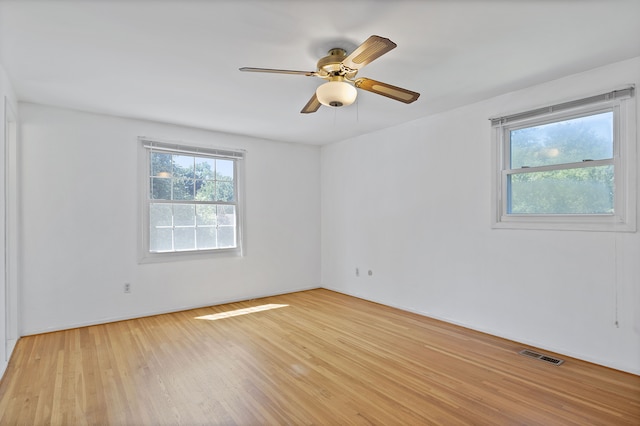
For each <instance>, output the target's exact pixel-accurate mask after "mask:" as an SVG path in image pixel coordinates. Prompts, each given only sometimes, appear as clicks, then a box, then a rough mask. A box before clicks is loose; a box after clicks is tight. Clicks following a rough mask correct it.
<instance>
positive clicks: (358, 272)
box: [356, 268, 360, 277]
mask: <svg viewBox="0 0 640 426" xmlns="http://www.w3.org/2000/svg"><path fill="white" fill-rule="evenodd" d="M359 276H360V269H358V268H356V277H359Z"/></svg>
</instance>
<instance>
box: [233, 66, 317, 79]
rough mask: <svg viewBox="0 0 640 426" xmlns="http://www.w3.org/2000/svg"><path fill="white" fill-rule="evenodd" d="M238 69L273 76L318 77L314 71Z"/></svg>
mask: <svg viewBox="0 0 640 426" xmlns="http://www.w3.org/2000/svg"><path fill="white" fill-rule="evenodd" d="M238 69H239V70H240V71H244V72H268V73H273V74H295V75H306V76H307V77H311V76H316V75H318V73H317V72H316V71H294V70H276V69H272V68H251V67H242V68H238Z"/></svg>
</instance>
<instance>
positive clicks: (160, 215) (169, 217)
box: [149, 204, 173, 227]
mask: <svg viewBox="0 0 640 426" xmlns="http://www.w3.org/2000/svg"><path fill="white" fill-rule="evenodd" d="M149 219H150V220H149V222H150V223H151V227H157V226H172V225H173V214H172V209H171V205H170V204H151V205H150V206H149Z"/></svg>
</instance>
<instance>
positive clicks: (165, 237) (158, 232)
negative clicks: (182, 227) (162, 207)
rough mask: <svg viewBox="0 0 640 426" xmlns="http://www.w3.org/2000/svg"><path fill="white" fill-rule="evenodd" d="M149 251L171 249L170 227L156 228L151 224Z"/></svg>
mask: <svg viewBox="0 0 640 426" xmlns="http://www.w3.org/2000/svg"><path fill="white" fill-rule="evenodd" d="M149 251H152V252H161V251H173V230H172V229H171V228H156V227H154V226H153V225H151V229H150V232H149Z"/></svg>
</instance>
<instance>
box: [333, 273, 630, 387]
mask: <svg viewBox="0 0 640 426" xmlns="http://www.w3.org/2000/svg"><path fill="white" fill-rule="evenodd" d="M322 288H326V289H327V290H331V291H335V292H336V293H342V294H346V295H347V296H352V297H357V298H358V299H363V300H367V301H369V302H374V303H379V304H380V305H384V306H389V307H391V308H396V309H400V310H402V311H406V312H411V313H414V314H418V315H421V316H423V317H427V318H433V319H435V320H438V321H442V322H446V323H448V324H453V325H457V326H460V327H464V328H468V329H469V330H474V331H479V332H480V333H485V334H489V335H491V336H495V337H500V338H502V339H507V340H511V341H512V342H516V343H520V344H522V345H526V346H531V347H534V348H538V349H544V350H547V351H550V352H555V353H557V354H562V355H565V356H568V357H571V358H575V359H579V360H582V361H587V362H590V363H592V364H598V365H602V366H604V367H608V368H612V369H614V370H619V371H624V372H627V373H631V374H635V375H638V376H640V370H635V369H629V368H624V367H623V366H620V365H617V364H615V363H611V362H608V361H607V360H603V359H598V358H594V357H590V356H585V355H583V354H578V353H575V352H573V351H570V350H567V349H565V348H558V347H554V346H551V345H547V344H545V343H541V342H536V341H534V340H529V339H523V338H522V337H521V336H512V335H509V334H505V333H502V332H499V331H497V330H492V329H488V328H483V327H477V326H474V325H473V324H467V323H463V322H459V321H455V320H452V319H450V318H446V317H441V316H438V315H433V314H430V313H428V312H424V311H420V310H416V309H412V308H408V307H406V306H401V305H395V304H391V303H388V302H383V301H381V300H377V299H375V298H369V297H365V296H363V295H361V294H356V293H351V292H347V291H343V290H338V289H335V288H331V287H327V286H324V287H322Z"/></svg>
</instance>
